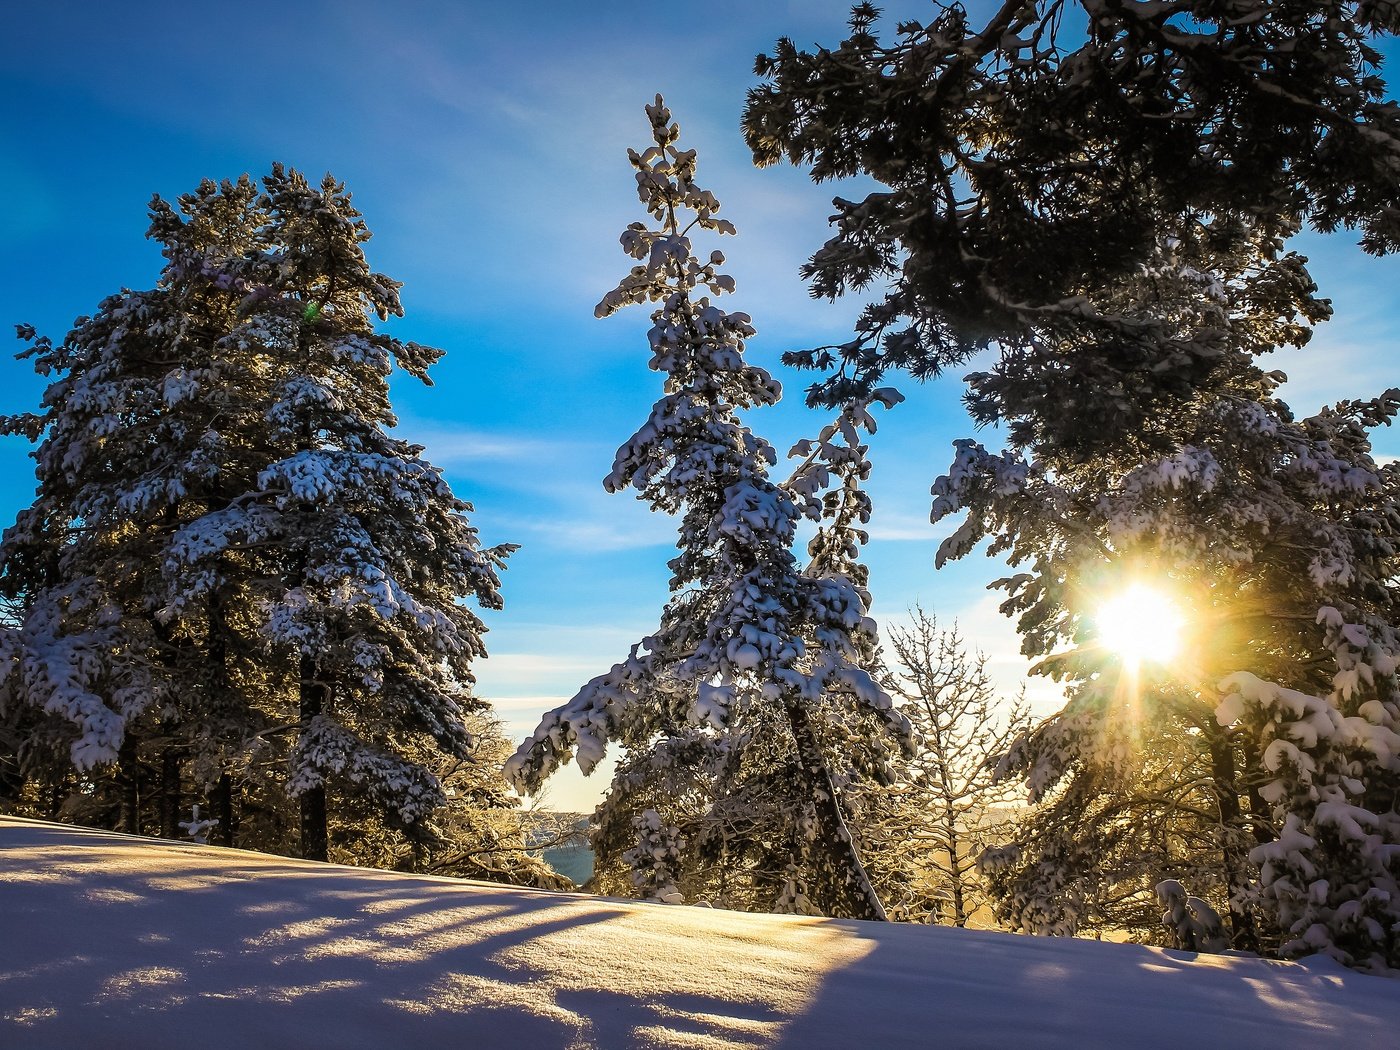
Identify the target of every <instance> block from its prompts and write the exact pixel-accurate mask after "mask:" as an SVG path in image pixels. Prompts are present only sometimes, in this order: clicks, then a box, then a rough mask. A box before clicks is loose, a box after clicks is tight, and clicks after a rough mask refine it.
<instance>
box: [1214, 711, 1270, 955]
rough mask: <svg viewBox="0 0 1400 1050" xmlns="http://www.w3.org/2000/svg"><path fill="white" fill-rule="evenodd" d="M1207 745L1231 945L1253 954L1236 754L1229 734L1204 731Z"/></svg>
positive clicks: (1246, 848)
mask: <svg viewBox="0 0 1400 1050" xmlns="http://www.w3.org/2000/svg"><path fill="white" fill-rule="evenodd" d="M1207 734H1208V737H1209V743H1210V773H1211V781H1212V787H1213V789H1214V792H1215V799H1216V805H1217V806H1218V807H1219V809H1220V834H1221V858H1222V860H1223V862H1224V867H1225V890H1226V893H1227V894H1229V908H1230V946H1231V947H1232V948H1237V949H1239V950H1240V951H1254V950H1255V947H1256V945H1257V943H1258V938H1257V937H1256V935H1255V930H1254V915H1253V913H1251V911H1250V910H1249V906H1248V905H1247V904H1246V903H1245V901H1246V899H1247V894H1248V892H1249V886H1248V878H1249V874H1248V873H1249V858H1248V853H1249V850H1248V847H1247V846H1245V845H1244V844H1243V843H1241V842H1240V841H1239V838H1240V833H1241V829H1240V796H1239V794H1238V792H1237V790H1236V787H1235V755H1234V752H1233V751H1232V750H1231V748H1230V737H1229V734H1228V733H1226V732H1223V731H1221V730H1218V729H1207Z"/></svg>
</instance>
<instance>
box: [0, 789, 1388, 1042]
mask: <svg viewBox="0 0 1400 1050" xmlns="http://www.w3.org/2000/svg"><path fill="white" fill-rule="evenodd" d="M0 896H2V897H3V900H4V908H3V909H0V943H3V944H4V945H5V946H6V953H5V964H4V966H3V968H0V1046H3V1047H5V1048H6V1050H60V1048H62V1050H69V1048H73V1047H103V1048H111V1050H121V1048H126V1047H133V1048H134V1047H140V1048H142V1050H161V1048H165V1047H170V1048H175V1047H179V1048H181V1050H183V1048H185V1047H188V1046H191V1045H197V1046H201V1047H206V1048H208V1050H223V1048H229V1050H233V1048H238V1050H244V1048H246V1047H259V1048H260V1050H277V1048H280V1047H289V1048H290V1047H297V1048H304V1047H318V1046H323V1047H337V1048H342V1050H359V1048H363V1050H382V1048H387V1047H506V1046H519V1047H529V1048H532V1050H548V1048H554V1047H557V1048H560V1050H565V1048H567V1050H584V1048H590V1047H598V1048H607V1050H621V1048H629V1047H638V1048H640V1047H665V1048H718V1047H781V1048H788V1050H798V1048H801V1050H821V1048H824V1047H833V1048H835V1047H866V1046H870V1047H882V1048H886V1047H923V1048H927V1047H942V1046H946V1047H959V1048H971V1047H998V1048H1004V1047H1041V1048H1054V1047H1066V1048H1068V1047H1074V1048H1076V1050H1093V1048H1097V1047H1104V1048H1107V1047H1134V1048H1153V1047H1163V1048H1165V1047H1180V1046H1183V1045H1190V1046H1192V1047H1193V1048H1194V1050H1205V1048H1212V1047H1221V1048H1224V1047H1231V1048H1242V1047H1252V1046H1268V1047H1270V1048H1273V1050H1281V1048H1288V1047H1299V1048H1302V1047H1307V1048H1327V1047H1338V1048H1341V1047H1346V1048H1348V1050H1355V1048H1360V1047H1386V1046H1393V1045H1395V1043H1394V1041H1395V1033H1396V1032H1397V1031H1400V995H1397V994H1396V990H1397V985H1396V984H1395V983H1394V982H1393V981H1389V980H1386V979H1383V978H1377V977H1369V976H1366V975H1362V974H1357V973H1354V972H1349V971H1346V970H1344V969H1342V968H1341V967H1340V966H1338V965H1337V964H1335V963H1333V962H1331V961H1330V960H1325V959H1322V960H1312V961H1310V962H1309V963H1308V964H1307V965H1303V964H1298V963H1286V962H1274V961H1267V960H1261V959H1255V958H1249V957H1244V956H1237V955H1224V956H1197V955H1195V954H1193V953H1189V952H1176V951H1163V950H1160V949H1153V948H1147V947H1142V946H1138V945H1118V944H1106V943H1096V942H1092V941H1083V940H1069V939H1061V938H1039V937H1036V938H1032V937H1023V936H1016V935H1012V934H999V933H986V932H974V931H968V930H957V929H950V928H943V927H918V926H903V925H900V924H895V923H867V922H857V921H852V920H832V919H818V918H809V917H799V916H779V915H748V914H740V913H735V912H725V911H718V910H710V909H703V908H666V907H658V906H656V905H651V904H643V903H632V902H622V901H616V900H609V899H605V898H596V897H585V896H581V895H572V894H555V893H545V892H542V891H536V890H523V889H513V888H507V887H502V886H498V885H487V884H482V883H470V882H459V881H453V880H448V879H433V878H428V877H424V876H404V875H396V874H390V873H387V872H377V871H367V870H363V869H354V868H343V867H338V866H334V865H325V864H312V863H308V862H305V861H297V860H288V859H285V858H281V857H272V856H267V855H262V854H256V853H245V852H241V851H237V850H227V849H216V848H213V847H201V846H191V845H171V844H166V843H160V842H157V841H155V840H148V839H140V838H133V837H128V836H122V835H115V834H110V833H104V832H94V831H87V830H83V829H77V828H72V827H65V826H60V825H52V824H42V823H37V822H30V821H20V820H15V819H13V818H3V817H0Z"/></svg>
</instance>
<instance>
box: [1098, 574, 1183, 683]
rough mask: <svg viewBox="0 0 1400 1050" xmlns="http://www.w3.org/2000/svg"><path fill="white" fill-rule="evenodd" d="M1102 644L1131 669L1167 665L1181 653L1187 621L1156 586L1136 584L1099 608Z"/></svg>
mask: <svg viewBox="0 0 1400 1050" xmlns="http://www.w3.org/2000/svg"><path fill="white" fill-rule="evenodd" d="M1097 625H1098V635H1099V643H1100V644H1101V645H1103V647H1104V648H1105V649H1108V650H1110V651H1112V652H1115V653H1117V654H1118V655H1119V657H1121V658H1122V660H1123V662H1124V663H1126V664H1129V665H1131V666H1137V665H1138V664H1141V663H1145V662H1152V663H1167V662H1169V661H1171V660H1172V659H1174V658H1175V657H1176V655H1177V653H1179V652H1180V651H1181V633H1182V628H1183V627H1184V626H1185V618H1184V617H1183V616H1182V615H1181V610H1180V609H1179V608H1178V607H1177V605H1176V603H1175V602H1173V601H1172V600H1171V598H1170V597H1168V596H1167V595H1166V594H1164V593H1163V592H1161V591H1159V590H1157V589H1156V588H1154V587H1148V586H1146V585H1144V584H1140V583H1135V584H1133V585H1132V586H1131V587H1129V588H1128V589H1127V590H1125V591H1122V592H1121V593H1119V594H1117V595H1115V596H1114V597H1112V598H1110V599H1109V600H1108V601H1106V602H1104V604H1103V605H1102V606H1101V607H1100V608H1099V614H1098V617H1097Z"/></svg>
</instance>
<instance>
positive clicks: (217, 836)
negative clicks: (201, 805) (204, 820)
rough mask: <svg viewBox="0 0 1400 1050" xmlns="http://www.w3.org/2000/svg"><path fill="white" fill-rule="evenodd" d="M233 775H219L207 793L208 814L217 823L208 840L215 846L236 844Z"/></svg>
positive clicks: (236, 820)
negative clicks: (209, 811) (211, 789)
mask: <svg viewBox="0 0 1400 1050" xmlns="http://www.w3.org/2000/svg"><path fill="white" fill-rule="evenodd" d="M234 794H235V790H234V786H233V777H231V776H229V775H228V774H227V773H222V774H220V776H219V782H218V783H217V784H215V785H214V790H213V791H211V792H210V793H209V808H210V809H211V810H212V812H211V813H210V814H209V816H210V817H212V818H213V819H214V820H217V821H218V823H217V824H215V825H214V827H213V829H212V831H211V832H210V834H209V842H210V844H212V845H215V846H235V845H237V844H238V812H237V810H236V808H235V800H234Z"/></svg>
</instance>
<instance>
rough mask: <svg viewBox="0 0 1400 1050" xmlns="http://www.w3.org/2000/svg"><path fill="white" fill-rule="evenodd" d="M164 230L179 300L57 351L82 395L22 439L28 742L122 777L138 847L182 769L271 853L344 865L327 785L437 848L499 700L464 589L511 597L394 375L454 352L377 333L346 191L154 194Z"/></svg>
mask: <svg viewBox="0 0 1400 1050" xmlns="http://www.w3.org/2000/svg"><path fill="white" fill-rule="evenodd" d="M151 236H152V237H154V238H155V239H157V240H158V241H160V243H161V245H162V247H163V251H164V254H165V257H166V265H165V268H164V270H163V272H162V276H161V281H160V283H159V285H158V286H157V287H156V288H155V289H154V290H152V291H150V292H123V293H122V294H120V295H118V296H114V297H112V298H111V299H108V300H107V301H105V302H104V303H103V304H102V306H101V308H100V309H99V311H98V313H97V314H96V315H95V316H94V317H93V318H91V319H80V321H79V323H78V325H77V326H76V327H75V328H74V330H73V332H71V333H70V334H69V336H68V338H67V339H66V340H65V341H64V343H63V344H62V345H60V346H58V347H54V346H53V345H52V344H50V343H49V342H47V341H46V340H42V339H41V340H38V341H37V342H36V343H35V345H34V348H33V349H32V351H31V353H33V354H34V355H35V359H36V366H37V367H38V369H39V370H40V371H41V373H43V374H46V375H47V374H57V375H58V376H59V377H60V378H58V379H56V380H55V381H54V383H53V384H52V385H51V387H50V389H49V391H48V393H47V394H46V396H45V411H44V412H43V413H42V414H39V415H29V416H22V417H14V418H11V419H10V420H8V421H7V423H6V425H7V429H8V430H9V431H10V432H11V433H14V432H22V433H26V434H27V435H29V436H30V437H31V438H39V437H42V438H43V442H42V444H41V445H40V447H39V449H38V452H37V453H36V458H37V461H38V464H39V467H38V475H39V483H40V485H39V497H38V500H37V502H36V503H35V505H34V506H33V507H32V508H30V509H29V510H27V511H25V512H24V513H23V514H21V516H20V519H19V521H18V523H17V524H16V526H15V527H14V528H12V529H11V530H9V531H8V532H7V533H6V536H5V541H4V546H3V550H0V565H3V585H4V587H5V591H6V593H7V594H9V595H11V596H13V597H15V598H16V599H18V600H20V601H21V602H22V603H23V605H24V607H25V616H24V619H23V623H22V625H21V626H20V627H19V628H18V629H17V630H15V631H12V632H9V633H8V634H7V635H6V636H5V640H4V644H5V645H6V648H7V652H6V654H5V655H6V656H7V657H8V659H7V660H6V661H5V664H4V669H3V674H4V690H3V693H4V699H3V705H2V706H3V707H4V709H5V711H6V712H14V711H28V712H43V713H44V717H43V718H42V719H40V720H39V726H38V727H36V731H35V733H33V734H31V737H32V740H31V741H30V742H26V745H25V746H26V747H32V746H34V743H35V742H37V741H39V740H41V739H47V740H65V741H68V742H69V743H70V745H71V746H70V751H71V759H72V762H73V766H74V769H75V770H76V771H77V773H78V774H79V775H81V777H82V778H83V780H84V783H85V784H86V785H87V786H86V787H85V788H84V791H83V793H86V794H88V795H91V794H93V793H94V792H96V793H98V794H103V793H105V792H107V791H108V790H109V789H108V787H107V785H114V786H116V787H117V788H119V790H120V792H121V793H122V796H121V806H122V809H123V813H122V816H121V818H120V823H121V826H125V827H127V828H128V829H130V830H140V829H142V828H143V827H144V825H142V823H141V820H140V816H139V814H140V812H141V802H140V798H139V795H138V792H139V790H140V787H141V782H140V778H139V776H138V774H139V772H140V769H141V768H142V766H143V764H145V765H149V764H152V763H154V764H155V766H157V767H158V768H159V769H160V771H161V777H160V783H161V790H162V792H164V793H165V794H166V795H170V796H173V798H174V802H175V804H174V805H171V804H167V805H166V807H165V808H166V809H168V810H171V811H174V810H175V809H177V808H178V805H179V802H180V799H181V798H182V797H189V795H188V793H189V792H195V793H197V794H200V795H204V794H208V795H211V796H212V801H213V802H214V815H215V816H216V817H217V818H218V819H219V820H220V826H219V828H218V829H216V834H218V835H222V837H223V841H229V836H230V834H231V832H232V830H233V825H234V824H235V821H240V822H241V823H242V830H243V832H244V836H243V837H242V838H241V839H240V841H242V842H244V843H245V844H250V845H261V846H264V847H265V848H278V849H288V848H298V849H299V850H300V852H301V853H302V854H303V855H305V856H309V857H313V858H321V859H324V858H325V857H326V856H327V853H328V835H327V825H328V819H329V818H328V813H329V810H328V806H327V802H326V796H325V791H326V788H327V786H328V785H330V786H331V789H332V791H333V792H334V793H335V797H336V799H337V800H338V804H340V805H341V808H343V809H346V810H347V812H348V811H349V810H352V809H362V810H364V813H359V812H357V813H355V815H354V820H353V822H351V823H347V824H345V825H344V828H345V831H346V834H347V837H348V839H349V840H350V841H351V842H353V840H354V837H355V835H356V834H357V827H356V825H361V826H362V825H363V823H364V821H365V820H371V821H382V822H385V823H386V824H387V825H388V826H390V827H393V828H395V829H397V830H398V831H400V832H402V833H404V834H406V835H407V836H408V837H409V838H417V837H421V836H422V835H424V834H425V833H426V832H425V828H426V818H427V817H428V816H429V815H430V813H431V812H432V810H433V809H434V807H435V806H436V805H438V804H439V803H440V802H441V801H442V797H443V796H442V791H441V788H440V785H439V783H438V781H437V778H436V777H435V776H434V775H433V773H432V772H431V771H430V767H431V765H432V764H433V756H435V755H441V754H443V753H446V754H451V755H458V756H464V755H465V754H466V753H467V752H468V751H469V749H470V747H471V738H470V735H469V734H468V732H467V731H466V729H465V727H464V724H463V719H464V716H465V714H466V713H467V712H468V711H470V710H473V709H476V708H478V707H479V706H480V702H479V701H477V700H475V699H473V698H472V697H471V695H470V684H471V682H472V676H471V670H470V665H471V661H472V659H473V658H474V657H476V656H479V655H481V654H482V652H483V649H482V643H481V633H482V631H483V629H484V628H483V626H482V624H481V623H480V621H479V619H478V618H477V617H476V616H475V614H473V613H472V612H470V611H469V610H468V609H467V608H465V607H464V606H463V605H462V604H461V600H462V599H464V598H475V599H476V600H477V601H478V603H479V604H481V605H483V606H485V607H496V606H498V605H499V596H498V593H497V586H498V582H497V576H496V571H497V569H498V568H499V566H500V564H501V562H502V559H503V557H504V555H505V554H506V553H508V551H509V547H498V548H489V549H483V548H482V547H481V545H480V543H479V541H478V539H477V534H476V531H475V529H474V528H473V527H472V526H471V525H470V523H469V522H468V520H467V518H466V513H467V512H468V511H469V510H470V507H469V506H468V505H467V504H465V503H463V502H462V501H460V500H458V499H456V497H454V496H453V495H452V493H451V491H450V489H449V488H448V486H447V484H446V482H445V481H444V479H443V477H442V475H441V472H440V471H438V470H437V469H436V468H434V467H432V465H431V464H429V463H427V462H426V461H424V460H423V459H422V457H421V452H422V449H421V448H420V447H418V446H414V445H411V444H409V443H407V442H405V441H403V440H401V439H399V438H396V437H393V436H392V435H390V434H389V433H388V431H389V429H390V428H391V427H393V426H394V425H395V419H394V416H393V414H392V412H391V410H390V407H389V401H388V377H389V374H390V372H391V370H392V369H393V368H394V367H395V366H397V367H399V368H401V369H402V370H403V371H405V372H406V373H408V374H409V375H412V376H415V377H417V378H419V379H422V380H424V381H425V382H426V381H427V377H426V369H427V368H428V366H429V365H431V364H432V362H434V361H435V360H436V359H437V358H438V357H439V356H440V354H441V352H440V351H438V350H435V349H432V348H428V347H423V346H419V345H418V344H415V343H405V342H403V341H401V340H398V339H396V338H393V337H391V336H388V335H386V334H383V333H379V332H376V331H375V326H374V319H375V318H376V317H377V318H378V319H380V320H383V319H385V318H387V317H389V316H390V315H396V314H399V313H401V312H402V311H401V307H400V305H399V299H398V284H397V283H396V282H394V281H391V280H390V279H388V278H386V277H384V276H382V275H379V274H375V273H373V272H372V271H371V270H370V269H369V267H368V265H367V263H366V261H365V257H364V253H363V249H362V244H363V242H364V241H366V240H367V239H368V238H369V232H368V230H367V229H366V227H365V225H364V222H363V221H362V220H361V219H360V217H359V214H358V213H357V212H356V211H355V210H354V208H353V207H352V206H351V204H350V198H349V196H348V194H346V193H345V192H344V190H343V187H341V186H340V185H339V184H337V183H336V182H335V181H334V180H333V179H331V178H329V177H327V179H326V180H325V181H324V182H323V183H322V184H321V185H320V186H319V187H313V186H311V185H309V184H308V183H307V182H306V180H305V179H304V178H302V177H301V176H300V175H299V174H298V173H296V172H292V171H287V170H285V169H283V168H282V167H280V166H275V167H274V169H273V172H272V173H271V174H270V175H269V176H268V177H267V178H265V179H264V180H263V181H262V185H261V187H260V188H259V187H258V186H257V185H256V184H255V183H253V182H252V180H250V179H247V178H244V179H241V180H239V181H238V182H237V183H229V182H225V183H223V184H220V185H216V184H214V183H212V182H205V183H204V184H203V185H201V187H200V188H199V190H198V191H196V192H195V193H193V194H189V195H187V196H184V197H182V198H180V200H179V201H178V205H177V206H171V205H169V204H167V203H166V202H164V201H161V200H160V199H156V200H155V201H154V202H153V205H152V227H151ZM22 334H23V335H25V336H28V337H31V338H32V337H33V332H32V331H24V332H22ZM30 717H33V716H30ZM41 733H42V734H47V735H46V736H43V735H40V734H41ZM182 785H183V787H182ZM182 792H183V793H184V794H183V795H182ZM235 794H239V795H241V796H242V801H243V802H244V803H246V807H239V806H236V805H235V803H234V795H235ZM289 797H290V798H293V799H296V800H297V807H298V809H299V811H300V814H299V817H298V819H297V820H296V821H295V822H294V823H296V824H297V825H299V830H298V831H295V832H294V831H293V830H292V829H291V828H290V827H288V826H287V820H286V815H285V809H286V801H287V799H288V798H289ZM242 808H246V809H247V811H248V812H247V813H246V814H245V813H243V812H241V809H242ZM331 808H332V809H333V808H334V805H332V807H331ZM128 811H129V812H128ZM243 816H247V817H248V818H249V819H248V820H247V821H242V819H241V818H242V817H243ZM105 822H108V823H111V822H112V821H111V820H110V819H109V820H107V821H105ZM159 823H160V826H159V829H158V830H161V831H167V832H168V831H170V830H171V829H168V828H167V827H166V824H167V819H166V817H165V815H163V816H162V819H161V821H160V822H159ZM169 823H172V824H173V823H174V821H173V819H172V820H170V821H169Z"/></svg>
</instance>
